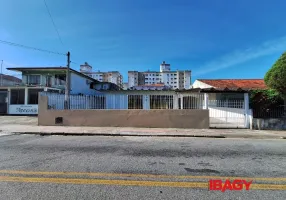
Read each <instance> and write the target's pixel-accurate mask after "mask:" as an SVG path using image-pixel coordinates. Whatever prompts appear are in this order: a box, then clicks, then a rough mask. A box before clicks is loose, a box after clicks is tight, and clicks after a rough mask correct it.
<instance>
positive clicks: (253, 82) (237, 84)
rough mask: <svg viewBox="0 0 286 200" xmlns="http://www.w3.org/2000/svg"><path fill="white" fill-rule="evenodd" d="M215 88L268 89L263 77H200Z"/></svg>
mask: <svg viewBox="0 0 286 200" xmlns="http://www.w3.org/2000/svg"><path fill="white" fill-rule="evenodd" d="M198 81H201V82H203V83H206V84H208V85H210V86H212V87H215V88H242V89H266V88H267V86H266V84H265V83H264V80H263V79H198Z"/></svg>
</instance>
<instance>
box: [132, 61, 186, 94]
mask: <svg viewBox="0 0 286 200" xmlns="http://www.w3.org/2000/svg"><path fill="white" fill-rule="evenodd" d="M161 83H163V84H164V85H166V86H168V87H170V88H172V89H189V88H190V84H191V71H190V70H177V71H171V66H170V64H167V63H166V62H165V61H163V63H162V64H161V65H160V71H159V72H158V71H145V72H138V71H128V88H132V87H135V86H140V85H150V84H161Z"/></svg>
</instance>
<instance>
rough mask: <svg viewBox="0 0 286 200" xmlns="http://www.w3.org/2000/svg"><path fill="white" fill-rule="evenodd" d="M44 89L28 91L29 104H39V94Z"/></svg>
mask: <svg viewBox="0 0 286 200" xmlns="http://www.w3.org/2000/svg"><path fill="white" fill-rule="evenodd" d="M42 91H44V90H43V89H28V104H38V98H39V92H42Z"/></svg>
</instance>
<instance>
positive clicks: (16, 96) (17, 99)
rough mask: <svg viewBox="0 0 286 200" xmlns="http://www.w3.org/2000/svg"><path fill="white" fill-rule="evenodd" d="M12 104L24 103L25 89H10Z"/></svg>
mask: <svg viewBox="0 0 286 200" xmlns="http://www.w3.org/2000/svg"><path fill="white" fill-rule="evenodd" d="M12 104H25V89H11V105H12Z"/></svg>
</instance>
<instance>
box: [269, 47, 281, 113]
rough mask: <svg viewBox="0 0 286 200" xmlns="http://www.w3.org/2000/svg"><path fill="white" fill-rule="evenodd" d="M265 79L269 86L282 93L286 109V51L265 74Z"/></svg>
mask: <svg viewBox="0 0 286 200" xmlns="http://www.w3.org/2000/svg"><path fill="white" fill-rule="evenodd" d="M264 81H265V83H266V85H267V86H268V87H269V88H271V89H274V90H277V91H278V92H279V93H280V94H281V95H282V97H283V99H284V108H285V110H286V52H284V53H283V54H282V56H281V57H280V58H279V59H278V60H277V61H276V62H275V63H274V65H273V66H272V67H271V68H270V70H269V71H268V72H267V73H266V74H265V77H264Z"/></svg>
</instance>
